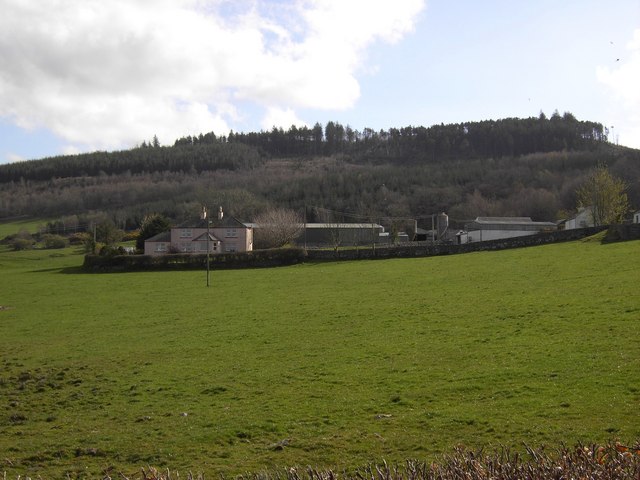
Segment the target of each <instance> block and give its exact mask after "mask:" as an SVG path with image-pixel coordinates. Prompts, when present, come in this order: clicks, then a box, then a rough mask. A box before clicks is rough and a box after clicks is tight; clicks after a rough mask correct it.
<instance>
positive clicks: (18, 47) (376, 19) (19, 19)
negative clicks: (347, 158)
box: [0, 0, 424, 150]
mask: <svg viewBox="0 0 640 480" xmlns="http://www.w3.org/2000/svg"><path fill="white" fill-rule="evenodd" d="M0 3H2V12H3V13H2V16H1V18H0V64H1V65H2V70H1V71H0V116H2V117H5V118H9V119H10V120H11V121H13V122H14V123H15V124H17V125H19V126H21V127H24V128H36V127H44V128H47V129H50V130H51V131H53V132H54V133H55V134H57V135H58V136H60V137H62V138H63V139H64V140H65V141H67V142H69V144H70V145H69V148H70V149H85V150H86V149H102V148H120V147H126V146H130V145H133V144H136V143H139V142H141V141H142V140H148V139H150V138H151V137H152V136H153V135H154V134H155V135H157V136H158V138H159V139H160V141H161V142H162V143H170V142H172V141H173V140H174V139H175V138H176V137H178V136H181V135H186V134H191V133H199V132H206V131H211V130H213V131H215V132H218V133H225V132H226V131H228V130H229V128H230V127H232V126H233V122H234V121H236V120H237V119H238V118H240V117H242V115H241V112H239V111H238V110H237V108H238V107H236V104H237V103H238V102H248V103H250V104H254V105H258V106H260V108H263V109H264V111H265V117H264V119H263V122H262V124H263V125H264V124H265V123H266V124H268V123H270V122H276V121H277V122H278V123H279V124H281V122H284V121H286V122H289V121H290V120H291V121H295V122H296V123H298V124H301V123H303V122H300V121H299V119H298V118H297V115H296V113H295V110H296V109H298V108H317V109H345V108H349V107H352V106H353V105H354V103H355V101H356V100H357V99H358V97H359V95H360V88H359V84H358V80H357V74H358V73H359V72H360V71H361V69H362V68H363V67H364V66H365V65H364V59H365V58H366V50H367V48H369V47H371V46H372V45H373V44H374V43H375V42H376V41H382V42H389V43H393V42H397V41H398V40H400V39H401V38H402V37H403V36H404V35H406V34H407V33H408V32H410V31H411V30H412V28H413V25H414V23H415V21H416V16H417V15H418V14H419V12H420V11H421V10H422V9H423V7H424V0H397V1H395V2H393V3H391V2H388V1H387V0H351V1H348V2H344V1H342V0H291V1H279V2H272V1H267V0H263V1H260V0H246V1H230V0H209V1H206V0H109V1H104V0H66V1H64V2H42V1H39V0H0Z"/></svg>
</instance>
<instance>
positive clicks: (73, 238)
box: [69, 232, 91, 245]
mask: <svg viewBox="0 0 640 480" xmlns="http://www.w3.org/2000/svg"><path fill="white" fill-rule="evenodd" d="M89 238H91V234H90V233H88V232H78V233H73V234H71V235H69V244H70V245H84V244H86V243H87V241H88V239H89Z"/></svg>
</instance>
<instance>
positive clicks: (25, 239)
mask: <svg viewBox="0 0 640 480" xmlns="http://www.w3.org/2000/svg"><path fill="white" fill-rule="evenodd" d="M8 238H9V237H8ZM8 243H9V245H11V247H12V248H13V249H14V250H28V249H30V248H33V245H34V243H35V241H34V240H33V237H32V236H31V234H30V233H29V232H28V231H27V230H26V229H24V228H23V229H21V230H20V231H19V232H18V233H16V234H15V235H12V236H11V238H10V239H9V241H8Z"/></svg>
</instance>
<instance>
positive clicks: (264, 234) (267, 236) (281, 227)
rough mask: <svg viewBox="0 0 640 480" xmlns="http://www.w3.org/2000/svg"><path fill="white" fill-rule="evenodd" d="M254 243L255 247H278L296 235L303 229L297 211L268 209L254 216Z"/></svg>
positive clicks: (289, 241) (302, 222) (302, 223)
mask: <svg viewBox="0 0 640 480" xmlns="http://www.w3.org/2000/svg"><path fill="white" fill-rule="evenodd" d="M255 224H256V228H255V231H254V236H253V237H254V238H253V241H254V244H255V246H256V248H278V247H282V246H284V245H287V244H288V243H291V242H293V240H295V239H296V237H298V236H299V235H300V234H301V233H302V231H303V230H304V219H303V218H302V215H301V214H300V213H299V212H296V211H295V210H289V209H286V208H278V209H273V210H268V211H266V212H264V213H261V214H260V215H258V216H257V217H256V218H255Z"/></svg>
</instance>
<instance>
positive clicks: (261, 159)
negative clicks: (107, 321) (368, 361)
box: [0, 114, 640, 228]
mask: <svg viewBox="0 0 640 480" xmlns="http://www.w3.org/2000/svg"><path fill="white" fill-rule="evenodd" d="M602 130H603V129H602V125H600V124H597V123H593V122H581V121H578V120H576V119H575V118H574V117H573V116H572V115H571V114H565V115H564V116H562V117H561V116H559V115H554V116H553V117H551V118H550V119H547V118H546V117H543V116H541V117H540V118H530V119H505V120H499V121H487V122H470V123H466V124H457V125H440V126H433V127H429V128H424V127H405V128H401V129H390V130H388V131H381V132H373V131H370V130H368V129H364V130H363V131H362V132H358V131H353V130H351V129H350V128H349V127H346V128H345V127H342V126H341V125H340V124H337V123H335V122H329V124H327V125H326V127H325V128H324V129H323V128H322V127H321V126H319V125H316V127H314V128H313V129H299V128H295V127H292V128H291V129H290V130H289V131H287V132H285V131H282V130H278V129H274V130H272V131H271V132H259V133H250V134H232V133H231V134H229V136H228V137H216V136H215V135H213V134H207V135H200V136H199V137H193V138H192V137H187V138H182V139H179V140H177V141H176V144H175V145H174V146H172V147H148V146H145V147H141V148H136V149H133V150H129V151H124V152H112V153H106V152H96V153H93V154H85V155H77V156H65V157H55V158H50V159H44V160H38V161H29V162H19V163H16V164H9V165H2V166H0V218H1V217H10V216H15V215H32V216H36V215H37V216H49V217H52V216H54V217H55V216H73V215H80V214H86V213H88V212H96V211H105V212H108V213H109V214H110V215H111V216H112V218H114V220H116V221H117V222H118V223H119V224H120V225H121V226H123V227H129V228H133V227H135V226H136V225H137V223H138V222H139V220H140V219H141V218H142V217H143V216H144V215H145V214H146V213H149V212H152V211H158V212H160V213H164V214H165V215H167V216H169V217H172V218H173V219H175V220H183V219H185V218H188V217H189V216H191V215H195V214H196V213H197V212H198V211H199V210H200V205H202V204H206V205H210V206H211V205H224V207H225V210H227V211H228V212H229V213H230V214H233V215H235V216H238V217H240V218H242V219H244V220H252V219H253V218H254V217H255V215H256V214H258V213H260V212H261V211H263V210H265V209H268V208H272V207H288V208H294V209H298V210H302V209H303V207H304V206H305V205H307V206H316V207H323V208H327V209H330V210H333V211H338V212H343V214H342V215H343V217H344V218H335V219H332V220H343V219H348V218H347V217H345V215H344V214H347V215H351V216H352V217H350V218H360V219H363V218H366V219H371V220H377V221H380V220H382V219H386V221H385V222H383V223H386V225H387V227H389V228H390V227H391V225H390V224H391V223H394V222H397V223H402V222H405V221H409V219H411V220H410V222H411V223H412V222H413V219H415V218H418V219H420V218H421V217H425V218H426V217H428V216H430V215H431V214H433V213H438V212H440V211H446V212H448V213H449V214H450V217H451V218H452V219H453V220H459V221H460V222H463V221H465V220H468V219H471V218H475V217H476V216H478V215H515V216H531V217H533V218H534V219H535V220H555V219H556V217H558V216H559V215H560V214H561V212H562V211H568V210H572V209H573V208H574V207H575V189H576V187H577V186H578V185H579V184H580V183H581V182H582V181H583V179H584V177H585V175H587V173H588V171H589V169H591V168H592V167H594V166H595V165H597V164H598V163H599V162H604V163H607V165H608V166H609V168H610V169H611V171H612V172H613V173H614V174H615V175H617V176H620V177H622V178H623V179H625V180H627V181H628V182H629V184H630V191H629V194H630V195H629V196H630V200H631V202H632V204H634V205H638V204H640V185H639V184H638V181H637V179H638V178H640V152H638V151H636V150H632V149H626V148H622V147H616V146H614V145H611V144H609V143H607V142H606V136H605V135H604V134H603V131H602ZM315 212H316V211H315V210H308V215H310V216H311V218H309V220H322V219H321V218H314V214H315ZM398 227H399V228H402V226H401V225H398Z"/></svg>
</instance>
